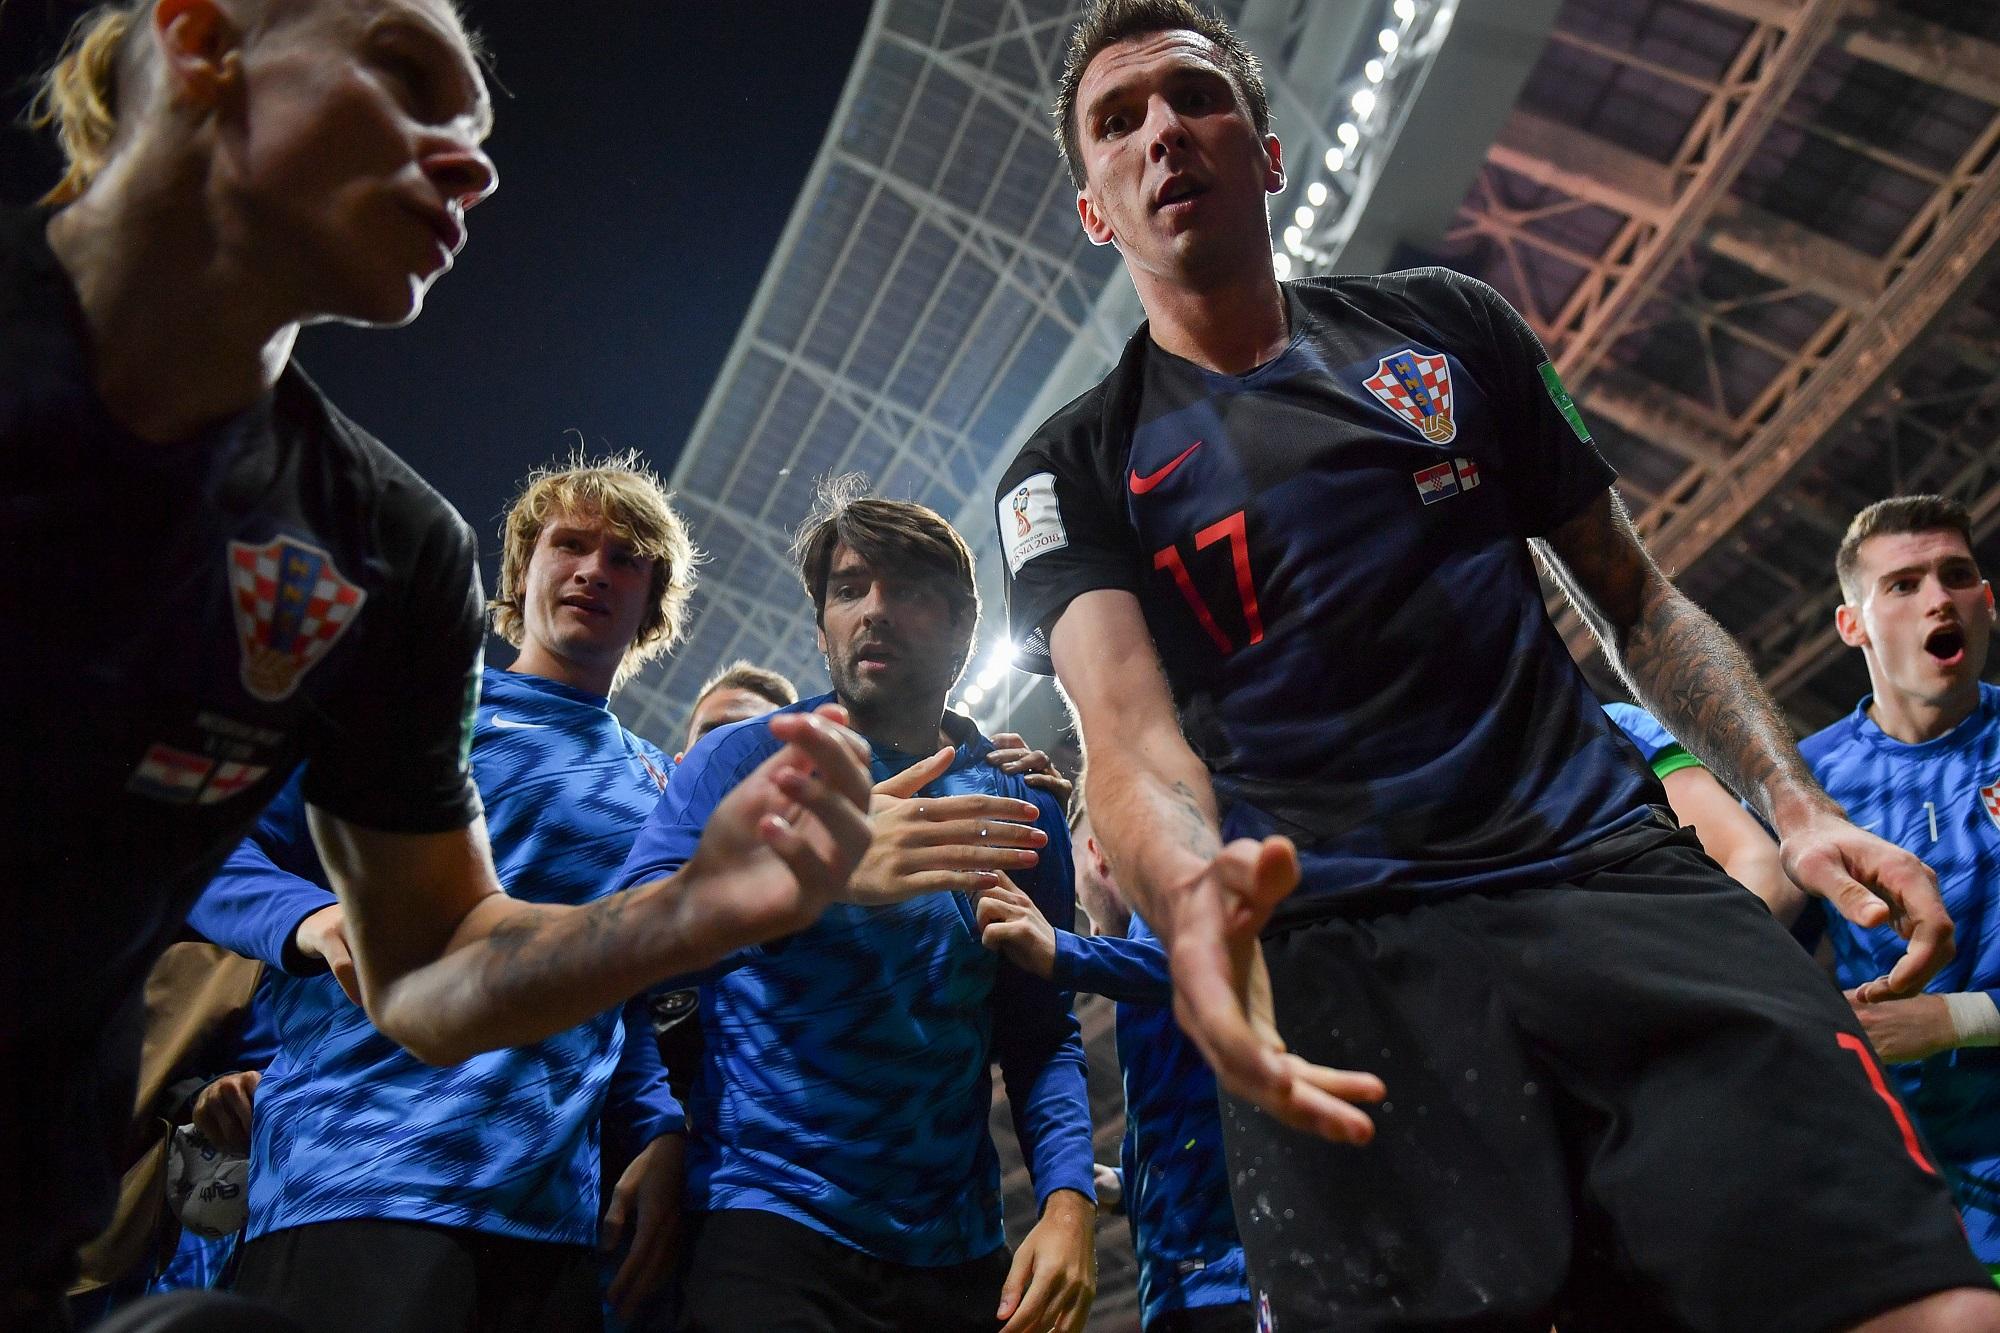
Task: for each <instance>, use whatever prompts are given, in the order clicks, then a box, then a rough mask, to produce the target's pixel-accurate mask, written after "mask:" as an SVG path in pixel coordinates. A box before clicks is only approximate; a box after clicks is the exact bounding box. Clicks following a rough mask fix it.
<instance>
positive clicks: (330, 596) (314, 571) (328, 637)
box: [229, 537, 368, 703]
mask: <svg viewBox="0 0 2000 1333" xmlns="http://www.w3.org/2000/svg"><path fill="white" fill-rule="evenodd" d="M229 583H230V591H231V593H232V594H233V595H234V598H235V602H236V641H237V646H238V647H239V648H241V649H242V653H243V669H242V677H243V688H244V689H246V690H248V691H250V694H251V697H252V698H256V699H262V700H263V701H264V702H265V703H277V702H278V701H279V700H281V699H285V698H289V697H290V696H291V693H292V691H293V690H295V689H297V688H298V686H299V680H300V678H301V677H303V676H304V675H305V673H306V672H308V671H310V670H312V668H313V665H314V664H315V663H317V662H318V661H319V660H320V659H321V658H323V657H325V656H326V653H327V650H328V649H330V648H332V647H333V645H334V643H335V641H337V640H338V639H339V638H340V636H341V635H342V634H344V633H346V632H347V627H348V626H349V625H351V624H353V623H354V617H355V616H357V615H359V614H360V612H361V605H362V603H363V602H365V601H367V600H368V594H367V593H365V592H363V591H362V590H361V589H360V588H358V587H356V586H355V585H354V584H352V583H349V582H348V581H347V580H346V579H345V578H342V577H341V574H340V571H339V570H337V569H335V568H334V567H333V557H332V556H330V555H328V554H327V553H326V552H325V551H322V550H320V549H319V547H317V546H310V545H308V544H306V543H305V542H301V541H297V540H294V539H293V538H290V537H279V538H277V539H275V540H273V541H270V542H267V543H265V544H264V545H262V546H252V545H250V544H249V543H247V542H231V543H229Z"/></svg>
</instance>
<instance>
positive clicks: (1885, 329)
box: [1443, 0, 2000, 727]
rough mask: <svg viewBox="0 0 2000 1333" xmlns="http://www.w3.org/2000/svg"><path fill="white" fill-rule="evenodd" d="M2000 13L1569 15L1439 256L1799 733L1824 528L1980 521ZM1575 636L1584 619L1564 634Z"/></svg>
mask: <svg viewBox="0 0 2000 1333" xmlns="http://www.w3.org/2000/svg"><path fill="white" fill-rule="evenodd" d="M1996 242H2000V9H1996V8H1995V7H1994V6H1992V5H1967V4H1953V3H1950V2H1949V0H1905V2H1904V3H1901V4H1896V5H1891V4H1888V3H1886V2H1885V0H1845V3H1843V2H1842V0H1646V2H1645V3H1634V2H1633V0H1569V2H1568V3H1566V4H1565V5H1564V6H1563V9H1562V12H1561V14H1560V16H1559V19H1558V22H1557V25H1556V28H1555V31H1554V32H1553V34H1552V37H1551V40H1550V42H1549V44H1548V46H1547V48H1546V49H1545V51H1544V52H1543V55H1542V57H1541V60H1540V61H1539V63H1538V64H1537V66H1536V69H1535V72H1534V74H1533V75H1532V76H1530V78H1529V81H1528V84H1527V87H1526V89H1525V90H1524V92H1523V95H1522V97H1521V99H1520V101H1519V103H1518V104H1517V106H1516V109H1515V111H1514V114H1513V115H1512V116H1511V117H1510V118H1509V120H1508V122H1507V124H1506V125H1505V126H1504V128H1503V129H1502V131H1501V133H1500V135H1499V137H1498V138H1497V140H1496V141H1495V142H1494V144H1493V146H1492V148H1491V150H1490V152H1489V153H1488V155H1487V162H1486V167H1485V169H1484V171H1483V172H1482V173H1481V175H1480V178H1479V180H1478V181H1477V183H1476V184H1475V186H1474V188H1473V189H1472V191H1471V192H1470V194H1469V195H1468V196H1467V197H1466V199H1465V201H1464V203H1463V204H1462V206H1461V209H1460V213H1459V217H1458V220H1457V222H1456V225H1455V226H1454V227H1453V229H1452V230H1451V231H1450V232H1449V233H1448V235H1447V237H1446V240H1445V244H1444V247H1443V249H1444V253H1445V255H1446V256H1447V258H1448V261H1449V262H1450V263H1452V264H1453V266H1454V267H1459V268H1463V269H1465V270H1466V271H1468V272H1472V273H1475V274H1477V275H1479V276H1481V277H1484V278H1486V279H1487V280H1488V281H1490V282H1492V283H1493V284H1494V285H1495V286H1497V287H1499V288H1500V290H1501V291H1503V292H1504V293H1506V295H1507V296H1508V297H1509V299H1511V300H1512V301H1513V302H1514V303H1515V304H1516V305H1517V306H1519V307H1520V309H1521V311H1522V313H1523V314H1524V315H1526V316H1527V318H1528V320H1529V322H1530V323H1531V324H1533V325H1534V327H1535V328H1536V330H1537V332H1539V333H1540V334H1541V335H1542V337H1543V339H1544V341H1545V342H1546V343H1547V344H1548V345H1549V347H1550V350H1551V352H1552V353H1553V355H1554V359H1555V363H1556V366H1557V368H1558V369H1559V370H1560V371H1561V372H1562V375H1563V377H1564V379H1565V381H1566V382H1567V384H1568V386H1569V388H1570V391H1571V393H1572V394H1573V396H1574V397H1575V398H1576V400H1577V402H1578V403H1579V404H1580V405H1581V406H1582V408H1583V410H1584V415H1585V417H1586V418H1587V419H1588V420H1589V421H1590V423H1591V425H1592V428H1593V430H1594V431H1595V433H1596V435H1597V437H1598V442H1599V445H1600V447H1601V448H1602V449H1603V450H1604V452H1605V453H1606V455H1607V456H1608V457H1609V458H1610V459H1611V460H1612V462H1613V463H1615V464H1616V465H1617V466H1618V468H1619V470H1620V472H1621V474H1622V477H1621V480H1620V483H1619V486H1620V489H1621V491H1622V492H1623V493H1624V497H1625V499H1626V502H1627V504H1628V506H1629V507H1630V508H1631V509H1632V511H1633V513H1634V514H1635V516H1636V518H1637V521H1638V524H1639V527H1640V529H1641V531H1642V532H1643V533H1644V534H1645V536H1646V538H1647V541H1648V543H1649V545H1650V546H1651V548H1652V550H1653V552H1654V554H1655V556H1656V557H1657V558H1658V559H1659V560H1660V562H1661V564H1662V565H1664V566H1666V567H1667V568H1668V569H1669V570H1671V571H1673V572H1674V574H1675V576H1676V578H1677V580H1678V581H1679V582H1680V584H1681V586H1682V587H1683V588H1684V589H1685V590H1686V591H1687V592H1688V593H1689V594H1690V595H1691V596H1693V597H1694V598H1695V600H1696V601H1698V602H1700V603H1701V604H1703V605H1705V606H1707V607H1708V608H1709V609H1711V610H1712V611H1714V612H1715V613H1716V615H1717V616H1718V618H1720V619H1721V620H1722V621H1723V623H1724V624H1725V626H1727V627H1728V628H1730V629H1731V630H1732V631H1734V632H1735V633H1737V634H1738V635H1739V636H1740V637H1741V638H1742V640H1743V642H1744V644H1745V646H1746V647H1747V648H1748V649H1749V650H1750V652H1751V654H1752V656H1753V658H1754V660H1755V661H1756V662H1757V664H1758V666H1759V668H1760V669H1761V670H1762V671H1763V672H1765V674H1766V678H1767V680H1768V682H1769V683H1770V685H1771V687H1772V689H1773V690H1774V692H1775V693H1776V694H1777V696H1778V697H1779V699H1780V701H1781V702H1782V703H1783V704H1784V705H1785V706H1786V707H1787V709H1788V710H1789V711H1790V712H1791V713H1792V714H1793V716H1794V720H1795V721H1796V722H1797V723H1798V724H1799V725H1800V726H1802V727H1817V726H1820V725H1823V724H1825V723H1826V722H1828V721H1830V720H1831V719H1832V718H1833V717H1835V716H1837V715H1838V714H1840V713H1841V712H1844V711H1846V709H1848V708H1850V707H1852V706H1853V702H1854V700H1855V699H1856V698H1857V697H1858V696H1859V695H1860V694H1861V693H1862V692H1863V691H1864V690H1865V689H1866V677H1865V673H1864V672H1862V671H1861V668H1860V665H1859V663H1858V661H1857V660H1856V659H1855V655H1853V654H1850V653H1848V652H1847V651H1846V650H1845V649H1844V648H1843V647H1842V646H1841V645H1840V643H1839V641H1838V639H1837V638H1836V636H1835V635H1834V633H1833V629H1832V609H1833V607H1834V605H1835V604H1836V603H1837V601H1838V593H1837V591H1836V589H1835V587H1834V585H1833V580H1832V556H1833V551H1834V548H1835V546H1836V545H1837V544H1838V541H1839V538H1840V534H1841V532H1842V530H1843V529H1844V527H1845V524H1846V521H1847V519H1848V517H1849V516H1851V515H1852V514H1853V512H1854V511H1855V510H1856V509H1858V508H1860V507H1861V506H1862V505H1864V504H1866V503H1868V502H1869V501H1870V500H1873V499H1877V498H1880V497H1881V496H1884V495H1888V494H1891V493H1897V492H1903V493H1908V492H1912V491H1918V490H1939V491H1946V492H1949V493H1951V494H1954V495H1956V496H1957V497H1958V498H1960V499H1962V500H1965V501H1966V502H1967V503H1968V504H1969V505H1971V506H1972V508H1973V510H1974V514H1975V522H1976V525H1977V531H1978V533H1979V540H1980V542H1981V544H1982V547H1983V548H1985V547H1990V543H1991V541H1992V537H1993V533H1994V530H1995V527H1996V525H1997V524H2000V485H1996V483H2000V452H1996V448H1995V425H1996V416H1995V410H1996V406H2000V402H1997V401H1996V400H2000V378H1996V375H1995V369H1996V364H2000V342H1996V334H2000V290H1996V284H1995V280H1994V259H1995V245H1996ZM1564 624H1565V628H1566V632H1567V634H1568V637H1569V639H1570V642H1571V645H1572V647H1573V648H1574V649H1575V650H1576V651H1577V652H1578V654H1579V655H1580V656H1585V657H1589V656H1590V655H1591V654H1592V651H1593V645H1592V644H1591V643H1590V640H1589V635H1588V632H1587V631H1585V630H1584V629H1583V628H1582V627H1581V626H1580V625H1579V624H1578V623H1577V621H1576V619H1575V618H1574V617H1573V616H1568V615H1566V616H1565V618H1564Z"/></svg>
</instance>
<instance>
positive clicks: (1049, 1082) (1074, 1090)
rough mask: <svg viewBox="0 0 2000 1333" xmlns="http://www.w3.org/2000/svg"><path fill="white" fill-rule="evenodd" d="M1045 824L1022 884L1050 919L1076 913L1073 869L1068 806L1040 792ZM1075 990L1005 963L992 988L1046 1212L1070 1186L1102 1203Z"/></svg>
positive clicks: (1012, 1097) (997, 1042)
mask: <svg viewBox="0 0 2000 1333" xmlns="http://www.w3.org/2000/svg"><path fill="white" fill-rule="evenodd" d="M1034 800H1035V803H1036V804H1037V805H1040V806H1042V807H1043V811H1042V818H1041V820H1040V823H1041V825H1042V828H1043V829H1044V830H1045V831H1047V832H1048V833H1049V835H1050V837H1049V844H1048V846H1046V847H1044V848H1043V849H1042V853H1041V860H1040V862H1039V863H1038V864H1037V865H1036V866H1035V868H1034V869H1033V870H1032V871H1030V872H1029V873H1028V874H1027V875H1025V876H1023V877H1022V878H1021V879H1020V880H1019V883H1020V885H1021V888H1022V890H1023V891H1024V892H1026V893H1027V894H1028V896H1029V897H1030V898H1032V899H1033V900H1034V903H1035V906H1036V907H1037V908H1038V909H1040V911H1041V913H1042V915H1043V916H1044V917H1046V918H1048V919H1049V920H1050V921H1051V922H1058V923H1061V922H1070V921H1074V920H1075V919H1076V890H1075V887H1074V886H1075V877H1074V868H1073V866H1072V863H1071V858H1070V845H1069V830H1068V827H1067V824H1066V821H1065V820H1064V819H1063V816H1062V812H1061V811H1060V810H1057V809H1056V808H1055V805H1054V803H1053V802H1052V801H1050V800H1048V799H1047V798H1046V797H1044V796H1043V795H1042V794H1041V793H1039V792H1037V793H1035V796H1034ZM1072 998H1073V997H1072V995H1071V994H1070V992H1069V991H1067V990H1064V989H1062V988H1061V987H1059V986H1058V985H1057V984H1056V983H1055V982H1053V981H1044V980H1042V979H1041V978H1040V977H1036V976H1030V975H1029V974H1028V973H1026V972H1023V971H1022V970H1021V969H1019V968H1017V967H1015V966H1014V965H1012V964H1011V963H1003V964H1002V965H1001V968H1000V973H999V976H998V978H997V979H996V981H995V982H994V987H993V1000H992V1004H993V1044H994V1048H995V1053H996V1055H997V1056H998V1057H999V1062H1000V1077H1001V1079H1002V1080H1003V1081H1004V1082H1005V1084H1006V1087H1007V1105H1008V1107H1009V1108H1010V1109H1011V1110H1012V1112H1013V1116H1014V1132H1015V1134H1016V1135H1017V1136H1018V1137H1019V1138H1020V1141H1021V1156H1022V1157H1023V1158H1024V1159H1025V1160H1026V1161H1027V1163H1028V1172H1029V1175H1030V1177H1031V1178H1032V1179H1033V1181H1034V1183H1035V1208H1036V1211H1037V1212H1038V1213H1039V1211H1040V1210H1041V1208H1042V1206H1043V1205H1044V1204H1046V1203H1047V1202H1048V1198H1049V1195H1050V1194H1051V1193H1052V1192H1053V1191H1055V1190H1059V1189H1071V1190H1075V1191H1076V1192H1077V1193H1079V1194H1081V1195H1083V1196H1084V1197H1085V1198H1087V1199H1090V1200H1092V1201H1095V1200H1096V1198H1097V1189H1096V1186H1095V1184H1094V1183H1093V1178H1092V1172H1091V1166H1092V1159H1093V1153H1092V1148H1091V1142H1090V1093H1089V1087H1088V1083H1087V1080H1086V1076H1085V1075H1086V1067H1085V1064H1084V1055H1083V1033H1082V1029H1081V1028H1080V1027H1079V1026H1078V1024H1077V1021H1076V1015H1075V1013H1074V1012H1073V1011H1072V1009H1071V1000H1072Z"/></svg>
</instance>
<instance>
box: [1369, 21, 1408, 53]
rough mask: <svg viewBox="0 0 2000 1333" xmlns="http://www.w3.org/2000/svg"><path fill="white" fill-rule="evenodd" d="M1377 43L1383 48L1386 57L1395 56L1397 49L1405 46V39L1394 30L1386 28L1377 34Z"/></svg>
mask: <svg viewBox="0 0 2000 1333" xmlns="http://www.w3.org/2000/svg"><path fill="white" fill-rule="evenodd" d="M1375 41H1376V43H1377V44H1378V45H1380V46H1381V48H1382V54H1383V55H1385V56H1392V55H1395V54H1396V48H1397V47H1399V46H1401V45H1402V44H1403V39H1402V38H1401V37H1399V36H1397V35H1396V30H1395V29H1394V28H1384V29H1382V31H1381V32H1378V33H1376V34H1375Z"/></svg>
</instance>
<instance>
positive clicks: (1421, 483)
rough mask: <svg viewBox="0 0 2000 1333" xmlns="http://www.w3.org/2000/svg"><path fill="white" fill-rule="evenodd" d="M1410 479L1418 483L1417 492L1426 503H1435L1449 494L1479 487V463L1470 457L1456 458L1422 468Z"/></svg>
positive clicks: (1412, 474) (1413, 473) (1411, 475)
mask: <svg viewBox="0 0 2000 1333" xmlns="http://www.w3.org/2000/svg"><path fill="white" fill-rule="evenodd" d="M1410 480H1411V481H1414V482H1416V483H1417V494H1418V495H1421V496H1422V497H1423V498H1424V503H1425V504H1435V503H1436V502H1437V501H1439V500H1442V499H1444V498H1446V497H1447V496H1452V495H1457V494H1458V493H1459V492H1460V491H1469V490H1472V489H1474V488H1475V487H1477V486H1478V485H1479V464H1477V463H1475V462H1473V461H1472V460H1471V459H1469V458H1454V459H1452V460H1451V461H1450V462H1449V463H1439V464H1437V465H1436V466H1434V467H1427V468H1420V469H1419V470H1417V471H1415V472H1412V473H1411V474H1410Z"/></svg>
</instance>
